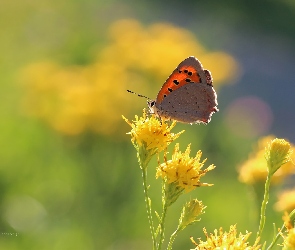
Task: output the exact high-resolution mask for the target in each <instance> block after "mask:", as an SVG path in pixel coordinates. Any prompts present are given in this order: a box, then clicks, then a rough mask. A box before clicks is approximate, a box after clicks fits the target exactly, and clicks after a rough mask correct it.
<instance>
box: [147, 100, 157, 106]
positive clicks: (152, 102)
mask: <svg viewBox="0 0 295 250" xmlns="http://www.w3.org/2000/svg"><path fill="white" fill-rule="evenodd" d="M148 103H149V106H150V107H151V108H152V107H154V106H155V103H156V102H155V101H149V102H148Z"/></svg>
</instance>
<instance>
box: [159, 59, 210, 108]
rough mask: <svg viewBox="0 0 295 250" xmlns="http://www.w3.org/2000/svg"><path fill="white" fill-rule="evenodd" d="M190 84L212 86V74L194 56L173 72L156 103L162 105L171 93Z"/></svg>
mask: <svg viewBox="0 0 295 250" xmlns="http://www.w3.org/2000/svg"><path fill="white" fill-rule="evenodd" d="M190 82H195V83H206V82H207V83H209V82H211V84H212V77H211V74H210V72H209V71H207V70H204V69H203V67H202V64H201V62H200V61H199V60H198V59H196V58H195V57H193V56H190V57H188V58H186V59H185V60H183V61H182V62H181V63H180V64H179V65H178V66H177V68H176V69H175V70H174V71H173V72H172V74H171V75H170V76H169V77H168V79H167V80H166V82H165V83H164V84H163V86H162V88H161V90H160V91H159V93H158V96H157V99H156V102H157V103H161V102H162V101H163V99H164V98H165V97H167V96H168V95H169V94H170V93H171V92H173V91H175V90H177V89H179V88H181V87H182V86H184V85H186V84H188V83H190Z"/></svg>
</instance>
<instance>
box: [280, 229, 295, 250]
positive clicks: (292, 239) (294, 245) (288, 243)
mask: <svg viewBox="0 0 295 250" xmlns="http://www.w3.org/2000/svg"><path fill="white" fill-rule="evenodd" d="M283 250H295V228H292V229H291V230H289V231H288V235H287V237H286V238H285V239H284V247H283Z"/></svg>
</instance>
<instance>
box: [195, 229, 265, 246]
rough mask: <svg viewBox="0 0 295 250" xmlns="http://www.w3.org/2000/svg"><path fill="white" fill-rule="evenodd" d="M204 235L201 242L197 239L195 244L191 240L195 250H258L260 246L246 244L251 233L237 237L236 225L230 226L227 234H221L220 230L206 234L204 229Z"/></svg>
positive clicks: (256, 243)
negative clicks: (204, 238) (204, 239)
mask: <svg viewBox="0 0 295 250" xmlns="http://www.w3.org/2000/svg"><path fill="white" fill-rule="evenodd" d="M204 234H205V235H206V238H207V240H206V241H202V240H200V239H199V243H198V244H197V243H196V242H195V241H194V240H193V239H192V238H191V240H192V242H193V243H194V244H195V245H196V246H197V247H196V248H195V250H215V249H231V250H258V249H260V245H258V242H257V241H256V242H255V243H254V245H253V246H249V243H248V242H247V240H248V238H249V236H250V235H251V233H248V232H246V234H245V235H243V234H242V233H240V234H239V236H238V237H237V228H236V225H233V226H230V229H229V232H228V233H227V232H223V230H222V228H220V229H219V231H217V230H216V229H215V230H214V234H212V233H211V234H210V235H209V234H208V233H207V231H206V229H205V228H204Z"/></svg>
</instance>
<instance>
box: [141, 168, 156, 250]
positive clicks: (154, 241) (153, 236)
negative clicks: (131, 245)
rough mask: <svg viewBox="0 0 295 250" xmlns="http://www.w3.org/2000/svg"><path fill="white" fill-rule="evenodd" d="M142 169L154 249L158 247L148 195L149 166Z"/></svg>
mask: <svg viewBox="0 0 295 250" xmlns="http://www.w3.org/2000/svg"><path fill="white" fill-rule="evenodd" d="M141 170H142V179H143V190H144V200H145V205H146V210H147V215H148V220H149V224H150V230H151V234H152V241H153V250H155V249H156V248H157V245H156V238H155V229H154V222H153V216H152V207H151V200H150V197H149V195H148V186H147V168H146V167H142V168H141Z"/></svg>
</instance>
